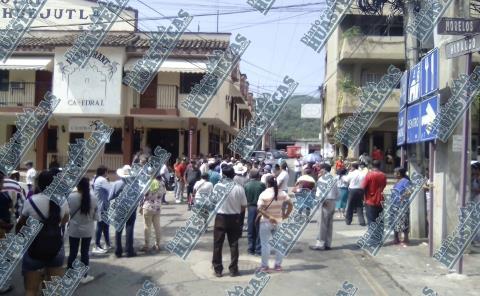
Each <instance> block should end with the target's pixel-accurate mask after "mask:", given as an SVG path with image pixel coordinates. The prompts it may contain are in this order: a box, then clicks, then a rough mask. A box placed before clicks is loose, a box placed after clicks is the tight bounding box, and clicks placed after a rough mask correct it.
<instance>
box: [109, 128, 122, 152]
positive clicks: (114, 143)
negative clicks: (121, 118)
mask: <svg viewBox="0 0 480 296" xmlns="http://www.w3.org/2000/svg"><path fill="white" fill-rule="evenodd" d="M105 153H108V154H122V129H121V128H114V129H113V133H112V135H111V136H110V143H106V144H105Z"/></svg>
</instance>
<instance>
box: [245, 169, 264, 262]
mask: <svg viewBox="0 0 480 296" xmlns="http://www.w3.org/2000/svg"><path fill="white" fill-rule="evenodd" d="M265 189H266V186H265V184H263V183H262V182H260V173H259V171H258V170H257V169H251V170H250V181H248V182H247V184H245V195H246V196H247V203H248V217H247V221H248V222H247V225H248V254H250V255H258V256H260V255H261V245H260V236H259V235H258V230H259V229H260V228H259V226H260V225H259V223H260V220H258V221H255V220H256V218H257V203H258V197H259V196H260V194H261V193H262V192H263V191H264V190H265Z"/></svg>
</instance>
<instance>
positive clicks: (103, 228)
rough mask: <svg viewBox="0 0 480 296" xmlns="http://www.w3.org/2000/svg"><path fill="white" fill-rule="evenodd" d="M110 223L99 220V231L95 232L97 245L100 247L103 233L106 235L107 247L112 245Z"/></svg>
mask: <svg viewBox="0 0 480 296" xmlns="http://www.w3.org/2000/svg"><path fill="white" fill-rule="evenodd" d="M109 228H110V227H109V225H108V224H107V223H105V222H103V221H98V222H97V231H96V233H95V245H96V246H97V247H100V246H101V245H100V241H101V239H102V234H103V236H104V237H105V244H106V245H107V247H110V233H109V231H108V230H109Z"/></svg>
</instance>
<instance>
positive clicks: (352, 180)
mask: <svg viewBox="0 0 480 296" xmlns="http://www.w3.org/2000/svg"><path fill="white" fill-rule="evenodd" d="M363 179H365V174H364V173H363V172H362V171H361V170H359V169H358V163H357V162H354V163H352V170H351V171H350V172H349V173H348V175H346V176H343V177H342V180H343V181H344V182H346V183H348V201H347V210H346V213H345V223H346V224H347V225H350V224H352V218H353V209H355V208H356V209H357V215H358V222H359V223H360V225H361V226H365V225H366V224H365V217H364V216H363V197H364V191H363V188H362V182H363Z"/></svg>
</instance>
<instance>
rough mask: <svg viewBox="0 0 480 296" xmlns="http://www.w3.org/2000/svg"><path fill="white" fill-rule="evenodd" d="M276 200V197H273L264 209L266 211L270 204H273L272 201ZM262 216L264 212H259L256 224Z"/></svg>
mask: <svg viewBox="0 0 480 296" xmlns="http://www.w3.org/2000/svg"><path fill="white" fill-rule="evenodd" d="M274 200H275V198H272V200H271V201H270V203H269V204H268V206H267V207H265V208H264V209H263V210H264V211H266V210H267V209H268V208H269V207H270V205H271V204H272V202H273V201H274ZM260 217H262V213H258V214H257V217H255V224H256V223H258V222H259V221H260Z"/></svg>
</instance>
